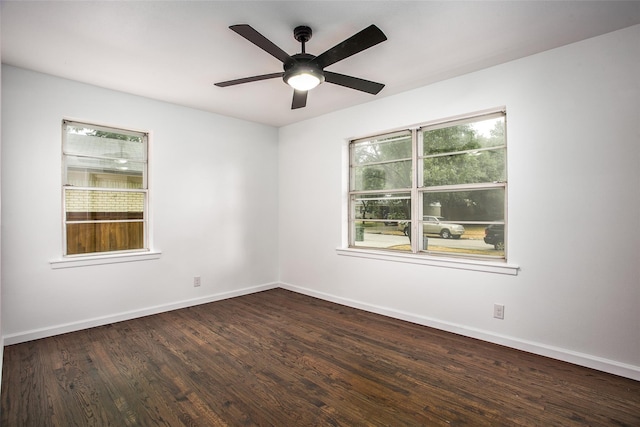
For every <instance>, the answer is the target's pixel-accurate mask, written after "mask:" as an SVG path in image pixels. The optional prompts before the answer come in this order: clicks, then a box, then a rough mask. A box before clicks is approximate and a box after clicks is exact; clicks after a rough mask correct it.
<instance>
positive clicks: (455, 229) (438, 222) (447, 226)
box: [399, 215, 464, 239]
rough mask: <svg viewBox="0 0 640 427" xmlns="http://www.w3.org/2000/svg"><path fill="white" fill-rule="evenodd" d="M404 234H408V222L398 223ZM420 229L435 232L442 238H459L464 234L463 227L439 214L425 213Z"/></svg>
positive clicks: (427, 232) (425, 232)
mask: <svg viewBox="0 0 640 427" xmlns="http://www.w3.org/2000/svg"><path fill="white" fill-rule="evenodd" d="M399 226H400V227H402V231H403V232H404V234H405V235H406V236H408V235H409V224H407V223H402V224H400V225H399ZM422 231H423V233H424V234H437V235H439V236H440V237H442V238H443V239H452V238H453V239H459V238H460V236H462V235H463V234H464V227H463V226H462V225H460V224H453V223H450V222H446V221H445V219H444V218H443V217H441V216H431V215H425V216H423V217H422Z"/></svg>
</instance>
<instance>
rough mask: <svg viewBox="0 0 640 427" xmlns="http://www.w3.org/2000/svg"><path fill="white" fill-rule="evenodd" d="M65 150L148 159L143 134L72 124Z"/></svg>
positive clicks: (68, 128) (68, 151)
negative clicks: (132, 134)
mask: <svg viewBox="0 0 640 427" xmlns="http://www.w3.org/2000/svg"><path fill="white" fill-rule="evenodd" d="M63 150H64V153H65V154H75V155H81V156H90V157H100V158H107V159H114V160H115V159H120V160H137V161H145V160H146V152H145V149H144V144H143V139H142V137H141V136H130V135H123V134H119V133H113V132H104V131H98V130H94V129H87V128H74V127H71V126H67V134H66V138H65V142H64V146H63Z"/></svg>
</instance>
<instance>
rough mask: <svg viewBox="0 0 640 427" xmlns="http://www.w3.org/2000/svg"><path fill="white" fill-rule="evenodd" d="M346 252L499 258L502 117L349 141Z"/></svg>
mask: <svg viewBox="0 0 640 427" xmlns="http://www.w3.org/2000/svg"><path fill="white" fill-rule="evenodd" d="M349 157H350V162H349V165H350V170H349V172H350V174H349V176H350V179H349V181H350V183H349V212H350V215H349V230H350V233H349V240H350V247H356V248H373V249H381V250H392V251H400V252H407V253H427V254H445V255H454V256H463V257H479V258H499V259H505V258H506V257H505V250H506V249H505V242H506V239H505V234H506V233H505V218H506V186H507V173H506V115H505V113H504V111H496V112H491V113H485V114H481V115H475V116H473V117H467V118H464V119H457V120H447V121H443V122H441V123H436V124H430V125H426V126H423V127H420V128H416V129H407V130H406V131H400V132H394V133H389V134H386V135H378V136H375V137H371V138H363V139H358V140H355V141H352V142H351V143H350V146H349Z"/></svg>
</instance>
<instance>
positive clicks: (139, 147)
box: [62, 121, 148, 255]
mask: <svg viewBox="0 0 640 427" xmlns="http://www.w3.org/2000/svg"><path fill="white" fill-rule="evenodd" d="M147 140H148V138H147V134H146V133H143V132H134V131H129V130H123V129H115V128H107V127H103V126H93V125H90V124H86V123H77V122H70V121H64V122H63V144H62V158H63V206H64V255H82V254H85V255H86V254H96V253H105V252H120V251H139V250H146V249H148V233H147V216H148V215H147V210H148V208H147V206H148V202H147V194H148V193H147V191H148V187H147Z"/></svg>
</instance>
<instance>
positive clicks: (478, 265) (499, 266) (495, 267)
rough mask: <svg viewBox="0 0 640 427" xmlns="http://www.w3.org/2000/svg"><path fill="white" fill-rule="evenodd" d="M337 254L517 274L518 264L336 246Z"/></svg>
mask: <svg viewBox="0 0 640 427" xmlns="http://www.w3.org/2000/svg"><path fill="white" fill-rule="evenodd" d="M336 252H337V253H338V255H344V256H352V257H358V258H369V259H379V260H383V261H394V262H405V263H408V264H420V265H430V266H434V267H445V268H455V269H459V270H472V271H482V272H486V273H497V274H508V275H511V276H516V275H518V270H519V269H520V267H519V266H517V265H514V264H507V263H506V262H500V261H482V260H472V259H463V258H444V257H435V256H430V255H422V254H407V253H396V252H391V251H388V252H385V251H380V250H367V249H357V248H337V249H336Z"/></svg>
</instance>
